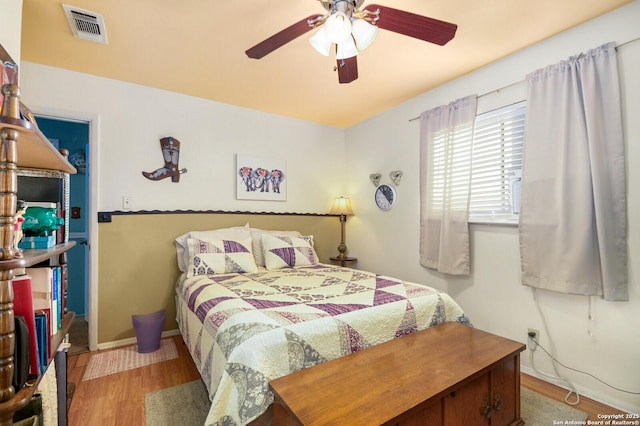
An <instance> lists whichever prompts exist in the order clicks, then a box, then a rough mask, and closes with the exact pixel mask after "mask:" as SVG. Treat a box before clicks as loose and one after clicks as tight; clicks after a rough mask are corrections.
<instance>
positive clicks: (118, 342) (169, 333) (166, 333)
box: [98, 328, 180, 351]
mask: <svg viewBox="0 0 640 426" xmlns="http://www.w3.org/2000/svg"><path fill="white" fill-rule="evenodd" d="M179 335H180V330H178V329H177V328H176V329H175V330H168V331H163V332H162V335H161V336H162V337H163V338H164V337H171V336H179ZM136 343H138V341H137V340H136V338H135V337H129V338H127V339H122V340H114V341H112V342H105V343H98V350H99V351H103V350H105V349H115V348H119V347H122V346H129V345H135V344H136Z"/></svg>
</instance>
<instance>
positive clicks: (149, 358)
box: [82, 339, 178, 380]
mask: <svg viewBox="0 0 640 426" xmlns="http://www.w3.org/2000/svg"><path fill="white" fill-rule="evenodd" d="M177 357H178V349H177V348H176V344H175V342H174V340H173V339H163V340H162V341H161V342H160V349H158V350H157V351H155V352H150V353H146V354H141V353H138V347H137V346H135V345H134V346H129V347H127V348H123V349H116V350H113V351H107V352H102V353H98V354H95V355H93V356H92V357H91V359H90V360H89V365H87V369H86V370H85V372H84V377H83V378H82V380H91V379H96V378H98V377H102V376H107V375H109V374H115V373H120V372H121V371H126V370H132V369H134V368H138V367H143V366H145V365H149V364H154V363H156V362H162V361H167V360H170V359H173V358H177Z"/></svg>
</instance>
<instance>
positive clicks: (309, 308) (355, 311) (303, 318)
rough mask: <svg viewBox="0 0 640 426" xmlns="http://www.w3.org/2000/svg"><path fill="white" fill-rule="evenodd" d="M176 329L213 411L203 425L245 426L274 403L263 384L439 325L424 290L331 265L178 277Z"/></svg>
mask: <svg viewBox="0 0 640 426" xmlns="http://www.w3.org/2000/svg"><path fill="white" fill-rule="evenodd" d="M176 305H177V321H178V325H179V328H180V331H181V333H182V336H183V339H184V341H185V344H186V345H187V347H188V348H189V351H190V353H191V356H192V358H193V360H194V362H195V364H196V366H197V368H198V370H199V371H200V374H201V376H202V379H203V381H204V383H205V385H206V386H207V389H208V392H209V397H210V400H211V402H212V404H211V409H210V411H209V414H208V417H207V420H206V425H223V424H224V425H234V424H235V425H244V424H247V423H250V422H251V421H252V420H254V419H256V418H257V417H259V416H260V415H261V414H262V413H264V412H265V411H266V410H267V408H268V407H269V405H270V404H272V402H273V394H272V393H271V391H270V389H269V381H270V380H273V379H275V378H278V377H282V376H285V375H287V374H290V373H293V372H296V371H298V370H301V369H303V368H307V367H311V366H313V365H317V364H320V363H322V362H325V361H328V360H331V359H335V358H338V357H340V356H344V355H347V354H350V353H353V352H356V351H359V350H361V349H364V348H367V347H370V346H373V345H376V344H379V343H382V342H386V341H388V340H391V339H394V338H397V337H400V336H403V335H406V334H409V333H413V332H416V331H419V330H423V329H426V328H428V327H431V326H434V325H438V324H442V323H444V322H448V321H456V322H460V323H464V324H468V325H470V322H469V320H468V319H467V317H466V316H465V314H464V312H463V310H462V308H461V307H460V306H459V305H458V304H457V303H456V302H455V301H454V300H453V299H452V298H451V297H450V296H449V295H447V294H446V293H443V292H440V291H437V290H436V289H433V288H431V287H428V286H425V285H421V284H417V283H411V282H405V281H401V280H398V279H394V278H390V277H385V276H379V275H376V274H374V273H371V272H366V271H360V270H355V269H350V268H343V267H337V266H333V265H324V264H316V265H311V266H302V267H294V268H285V269H280V270H276V271H267V270H266V269H261V270H259V272H257V273H243V274H240V273H230V274H214V275H208V276H204V275H203V276H195V277H189V278H187V277H186V276H184V275H183V276H181V277H180V279H179V280H178V283H177V286H176Z"/></svg>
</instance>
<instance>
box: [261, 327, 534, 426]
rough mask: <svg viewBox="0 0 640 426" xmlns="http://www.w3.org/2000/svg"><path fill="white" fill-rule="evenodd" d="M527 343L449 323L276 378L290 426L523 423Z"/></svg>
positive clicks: (279, 415) (279, 416)
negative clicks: (522, 358)
mask: <svg viewBox="0 0 640 426" xmlns="http://www.w3.org/2000/svg"><path fill="white" fill-rule="evenodd" d="M524 348H525V345H524V344H522V343H519V342H515V341H513V340H509V339H505V338H502V337H499V336H496V335H493V334H490V333H486V332H483V331H481V330H477V329H474V328H472V327H469V326H466V325H462V324H458V323H445V324H442V325H439V326H435V327H432V328H429V329H427V330H423V331H420V332H417V333H414V334H410V335H407V336H403V337H400V338H397V339H394V340H392V341H389V342H386V343H382V344H380V345H377V346H373V347H370V348H367V349H365V350H362V351H359V352H356V353H354V354H351V355H348V356H345V357H342V358H338V359H335V360H332V361H328V362H325V363H323V364H320V365H317V366H314V367H311V368H307V369H305V370H302V371H299V372H297V373H294V374H291V375H288V376H285V377H281V378H279V379H276V380H273V381H271V388H272V390H273V392H274V396H275V402H274V407H273V408H274V412H273V415H274V422H273V424H274V425H275V426H282V425H326V424H331V425H355V424H357V425H381V424H388V425H403V426H404V425H425V424H428V425H500V426H503V425H521V424H523V423H524V422H523V421H522V419H521V417H520V352H522V351H523V350H524Z"/></svg>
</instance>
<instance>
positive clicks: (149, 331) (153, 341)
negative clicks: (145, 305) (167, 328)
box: [131, 309, 165, 354]
mask: <svg viewBox="0 0 640 426" xmlns="http://www.w3.org/2000/svg"><path fill="white" fill-rule="evenodd" d="M131 320H132V321H133V329H134V330H135V332H136V340H137V341H138V352H139V353H141V354H146V353H149V352H155V351H157V350H158V349H160V337H161V336H162V329H163V328H164V320H165V310H164V309H163V310H161V311H157V312H152V313H150V314H141V315H131Z"/></svg>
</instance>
